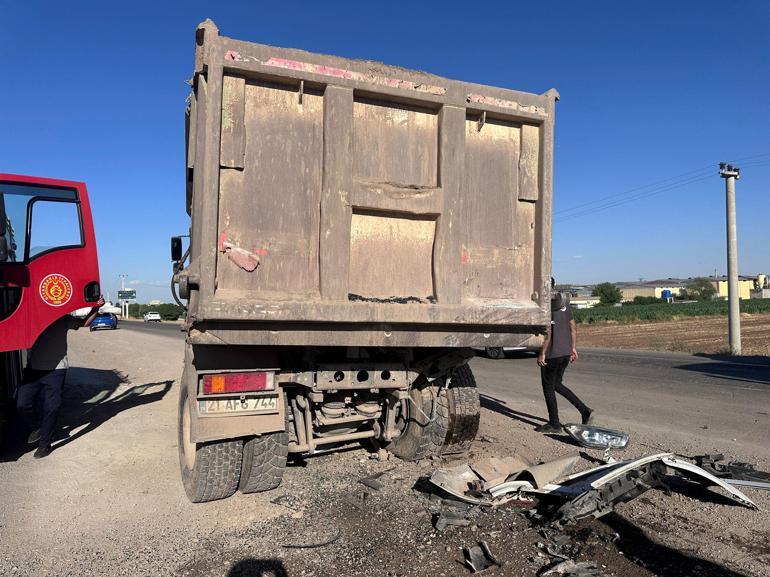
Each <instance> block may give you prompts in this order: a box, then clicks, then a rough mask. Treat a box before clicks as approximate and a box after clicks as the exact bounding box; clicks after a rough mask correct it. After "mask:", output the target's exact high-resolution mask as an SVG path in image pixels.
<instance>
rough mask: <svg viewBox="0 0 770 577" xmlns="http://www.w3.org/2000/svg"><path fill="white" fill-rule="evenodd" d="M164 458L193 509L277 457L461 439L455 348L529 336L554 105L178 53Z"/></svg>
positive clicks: (244, 49)
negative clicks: (178, 194)
mask: <svg viewBox="0 0 770 577" xmlns="http://www.w3.org/2000/svg"><path fill="white" fill-rule="evenodd" d="M191 84H192V92H191V95H190V98H189V101H188V107H187V115H186V146H187V148H186V150H187V154H186V157H187V162H186V177H187V178H186V183H187V192H186V208H187V212H188V214H189V216H190V230H189V246H187V248H186V249H185V251H184V254H183V253H182V249H183V248H184V246H183V240H182V237H175V238H172V239H171V248H172V250H171V252H172V260H173V261H174V263H175V264H174V277H173V279H174V280H173V289H174V291H175V295H178V298H179V299H181V300H186V301H187V303H186V306H187V307H188V313H187V317H186V319H187V320H186V347H185V357H184V370H183V375H182V379H181V388H180V397H179V427H178V435H179V457H180V467H181V473H182V480H183V484H184V487H185V490H186V493H187V495H188V497H189V498H190V500H192V501H194V502H199V501H208V500H213V499H219V498H224V497H227V496H229V495H231V494H233V493H234V492H235V491H236V490H238V489H240V490H241V491H242V492H245V493H251V492H256V491H265V490H269V489H273V488H275V487H277V486H278V485H279V484H280V482H281V477H282V474H283V471H284V467H285V466H286V462H287V456H288V455H290V454H296V453H299V454H313V453H316V452H318V451H328V450H332V449H334V448H337V447H340V446H343V445H345V444H349V443H363V444H365V445H368V446H369V447H370V448H371V450H377V451H383V450H384V451H389V452H390V453H392V454H394V455H396V456H397V457H400V458H402V459H409V460H417V459H423V458H426V457H430V456H433V455H441V454H447V453H456V452H461V451H465V450H467V449H468V447H469V446H470V444H471V442H472V441H473V439H474V437H475V436H476V433H477V431H478V428H479V395H478V391H477V390H476V383H475V380H474V376H473V373H472V371H471V369H470V367H469V366H468V361H469V359H471V358H472V357H473V355H474V349H476V348H482V349H483V348H485V347H503V346H520V345H521V344H522V343H524V342H526V341H527V340H528V339H531V338H532V337H533V336H534V335H542V334H543V333H544V332H545V330H546V327H547V325H548V323H549V322H550V308H549V301H550V290H551V284H550V275H551V198H552V192H551V191H552V164H553V159H552V155H553V129H554V108H555V102H556V100H557V99H558V94H557V93H556V91H555V90H549V91H548V92H546V93H544V94H542V95H536V94H529V93H524V92H518V91H514V90H508V89H502V88H493V87H489V86H483V85H479V84H473V83H469V82H461V81H456V80H449V79H446V78H442V77H439V76H434V75H432V74H427V73H424V72H419V71H413V70H406V69H404V68H400V67H398V66H389V65H385V64H382V63H379V62H370V61H364V60H351V59H346V58H339V57H334V56H326V55H319V54H313V53H310V52H305V51H301V50H294V49H284V48H276V47H273V46H267V45H261V44H255V43H252V42H245V41H239V40H234V39H231V38H226V37H224V36H221V35H220V34H219V30H218V29H217V27H216V26H215V25H214V23H213V22H211V21H208V20H207V21H205V22H203V23H202V24H200V25H199V27H198V29H197V31H196V36H195V68H194V72H193V76H192V82H191Z"/></svg>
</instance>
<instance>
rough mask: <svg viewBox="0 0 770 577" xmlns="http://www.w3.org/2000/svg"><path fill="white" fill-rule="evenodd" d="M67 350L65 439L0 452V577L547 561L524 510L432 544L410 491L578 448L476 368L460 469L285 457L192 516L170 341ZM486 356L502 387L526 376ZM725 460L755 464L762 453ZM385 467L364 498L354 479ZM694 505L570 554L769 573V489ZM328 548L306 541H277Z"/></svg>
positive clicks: (641, 435) (528, 565)
mask: <svg viewBox="0 0 770 577" xmlns="http://www.w3.org/2000/svg"><path fill="white" fill-rule="evenodd" d="M70 343H71V355H70V361H71V365H72V366H73V369H71V371H70V374H69V375H68V380H67V386H66V401H65V409H64V411H63V414H62V418H61V425H62V427H63V433H64V435H63V436H66V437H67V439H64V438H63V439H62V441H60V443H61V444H60V446H58V447H57V449H56V450H55V451H54V452H53V453H52V455H51V456H50V457H49V458H47V459H44V460H42V461H35V460H33V459H32V456H31V453H28V452H27V453H21V452H13V451H8V450H6V451H5V453H4V461H5V462H2V463H0V483H1V484H2V486H3V489H4V498H3V499H2V500H1V501H0V542H2V543H3V548H2V553H0V574H2V575H56V576H67V575H72V576H75V575H78V576H80V575H104V574H110V575H189V576H195V577H204V576H205V577H208V576H211V577H214V576H227V577H233V576H237V575H243V576H245V575H250V576H251V575H262V576H269V575H272V576H275V577H280V576H287V575H292V576H294V575H305V576H310V575H319V576H320V575H331V574H335V575H393V576H395V575H404V576H407V575H464V574H469V572H468V571H467V569H465V568H464V567H462V565H461V563H462V558H463V556H462V546H464V545H474V544H476V542H477V541H479V540H485V541H487V542H488V543H489V545H490V547H491V548H492V550H493V551H494V552H495V553H496V554H498V556H500V557H501V558H502V559H503V561H504V562H505V564H504V566H503V567H502V568H500V569H497V570H495V571H494V572H493V573H492V574H495V575H535V574H536V573H537V572H538V570H539V569H540V568H541V567H542V566H543V565H544V564H545V563H546V562H547V561H549V559H548V557H547V556H546V555H543V553H542V552H540V551H539V549H538V547H537V543H538V542H540V541H542V538H541V537H540V535H538V533H537V531H536V530H534V529H532V528H531V527H530V525H529V522H528V521H526V520H525V518H524V517H523V516H522V511H523V509H524V508H525V507H522V506H517V505H509V506H505V507H502V508H499V509H495V510H493V511H490V512H481V513H479V514H478V516H477V517H476V518H474V520H473V522H472V524H471V525H469V526H468V527H452V528H450V529H449V530H447V531H446V532H445V533H443V534H440V533H437V532H436V531H435V530H434V529H433V527H432V524H431V515H432V511H431V507H432V504H431V501H430V499H429V498H428V496H427V495H426V494H425V493H424V492H422V491H421V489H420V487H421V483H420V479H421V477H423V476H425V475H427V474H429V473H430V472H431V471H432V470H433V469H434V468H436V467H438V466H452V465H454V464H459V463H462V462H465V461H466V460H474V459H478V458H482V457H485V456H501V455H506V454H511V453H513V452H516V453H518V454H520V455H522V456H524V457H526V458H529V459H531V460H541V459H542V460H546V459H552V458H555V457H558V456H562V455H565V454H574V453H575V452H576V451H577V450H578V449H577V448H576V447H574V446H571V445H569V444H567V443H565V442H564V439H563V438H562V437H557V438H550V437H545V436H542V435H539V434H537V433H534V432H533V430H532V423H533V422H534V423H537V422H540V420H541V419H542V418H543V417H544V416H545V411H544V407H542V406H541V404H538V405H535V404H534V403H533V401H531V400H530V399H527V398H524V397H519V395H517V394H516V391H515V390H512V391H511V392H510V393H508V394H507V395H502V394H500V393H496V392H494V391H493V390H491V389H490V388H489V387H490V383H492V381H494V379H493V376H490V375H493V368H492V367H493V366H494V365H491V363H492V361H486V360H482V359H479V360H477V361H474V364H473V366H474V371H475V372H476V374H477V377H478V379H479V383H480V387H481V389H482V392H486V393H487V394H488V396H489V397H492V398H495V399H496V400H497V404H496V405H495V404H492V403H490V402H486V403H485V404H484V408H483V409H482V425H481V432H480V438H479V439H480V440H478V441H477V442H476V443H475V444H474V446H473V448H472V450H471V454H470V455H469V456H467V457H463V458H462V459H453V460H450V461H444V460H436V461H430V460H428V461H423V462H420V463H417V464H414V463H402V462H400V461H398V460H391V461H387V462H383V461H379V460H376V459H372V458H370V457H371V455H370V454H369V453H368V452H367V451H365V450H364V449H362V448H359V447H353V449H352V450H347V451H344V452H341V453H336V454H329V455H320V456H317V457H313V458H308V459H306V460H299V461H296V462H294V463H293V464H292V465H291V466H290V467H289V468H288V469H287V471H286V475H285V478H284V483H283V485H282V486H281V487H280V488H279V489H277V490H276V491H273V492H270V493H264V494H256V495H241V494H236V495H235V496H234V497H232V498H230V499H225V500H222V501H217V502H213V503H205V504H198V505H193V504H191V503H189V502H188V501H187V499H186V497H185V495H184V491H183V489H182V486H181V481H180V479H179V468H178V457H177V447H176V403H177V394H178V385H177V379H178V377H179V375H180V374H181V368H182V367H181V360H182V352H183V346H184V342H183V340H182V339H180V338H176V337H174V338H170V337H169V336H165V335H154V334H147V333H144V332H142V333H140V332H135V331H129V330H117V331H111V332H98V333H88V332H86V331H79V332H78V333H76V334H74V335H73V336H72V337H71V341H70ZM503 362H504V363H508V364H509V365H510V367H509V368H506V373H508V374H509V375H511V376H510V378H511V379H512V380H515V373H516V372H517V371H523V372H526V371H527V370H529V369H525V368H523V367H524V365H519V364H517V363H516V362H511V361H503ZM525 362H534V361H532V360H531V359H529V360H526V361H525ZM499 366H500V367H503V366H504V365H499ZM527 366H528V365H527ZM725 402H729V401H727V400H726V401H725ZM516 415H518V416H519V417H518V418H517V417H516ZM521 415H527V416H525V417H521ZM643 420H644V419H643V416H640V418H639V419H638V421H643ZM675 428H676V423H671V429H675ZM630 432H632V434H633V435H634V444H633V446H632V447H631V448H630V449H629V450H628V451H627V452H626V453H624V454H623V457H625V456H626V455H628V456H635V455H641V454H647V453H650V452H652V449H651V448H650V447H656V446H665V447H666V448H668V449H669V450H672V451H676V452H683V453H686V454H692V453H691V451H693V450H704V451H703V452H705V450H710V449H714V448H717V446H716V445H715V444H714V443H709V442H703V443H699V442H698V440H697V438H696V439H695V440H691V441H686V439H689V438H690V437H689V436H686V435H685V436H676V435H673V436H671V435H669V434H667V433H666V432H663V433H656V432H655V431H651V430H649V429H647V428H645V427H643V426H640V427H639V428H638V429H636V428H634V429H633V430H632V431H630ZM760 444H762V443H761V441H760V440H759V439H758V446H759V445H760ZM594 455H596V454H595V453H594ZM731 456H732V457H734V458H736V459H739V460H751V459H754V462H757V463H758V464H759V465H760V466H761V467H762V468H764V469H765V470H767V469H768V468H770V458H768V455H767V450H765V452H762V451H761V450H759V449H756V450H751V451H748V452H746V453H741V452H740V450H736V451H735V454H731ZM581 466H582V467H584V468H585V467H588V466H589V463H588V461H584V462H583V463H582V465H581ZM392 467H395V469H392V470H389V469H391V468H392ZM387 470H389V471H388V472H387V473H385V475H384V476H383V478H382V479H381V480H382V481H383V483H384V488H383V489H382V490H381V491H367V490H365V489H366V488H365V487H364V486H363V485H361V484H360V483H358V480H359V479H360V478H361V477H364V476H367V475H370V474H373V473H375V472H380V471H387ZM365 495H366V496H365ZM698 496H699V498H698V499H693V498H691V497H690V496H687V495H685V494H682V493H681V492H676V491H675V492H673V493H671V494H670V495H665V494H664V493H662V492H660V491H651V492H649V493H647V494H646V495H644V496H643V497H641V498H639V499H637V500H636V501H634V502H632V503H630V504H627V505H625V506H622V507H620V508H619V511H618V513H617V514H612V515H610V516H608V517H605V518H604V519H603V520H602V521H601V522H600V521H591V522H582V523H581V524H580V525H579V526H578V527H577V528H576V529H575V530H574V535H573V538H574V539H575V541H576V542H580V543H581V548H580V553H579V556H578V559H579V560H583V559H586V560H595V561H597V562H598V563H599V564H600V567H601V568H602V574H603V575H619V576H620V575H623V576H626V575H628V576H637V575H639V576H641V575H652V574H668V575H691V574H699V575H721V576H731V577H732V576H738V575H760V576H767V575H770V569H769V566H768V562H770V551H768V545H767V544H768V542H770V533H768V526H770V523H768V521H770V517H768V513H767V511H768V509H770V494H768V493H760V492H758V491H754V492H752V494H751V495H750V496H751V497H752V498H753V499H755V500H756V502H757V503H758V504H759V506H760V508H761V509H762V510H761V511H759V512H754V511H749V510H748V509H744V508H741V507H737V506H733V505H732V504H730V503H726V502H725V500H724V499H723V498H722V497H720V495H719V494H718V493H716V492H713V491H705V492H703V493H702V494H700V495H698ZM616 533H617V535H618V536H617V537H616V536H615V535H616ZM335 537H336V540H335V541H334V542H333V543H331V544H330V545H327V546H324V547H319V548H300V549H296V548H294V549H292V548H286V547H285V545H292V544H293V545H297V544H303V543H304V544H312V543H319V542H322V541H325V540H326V541H328V540H332V539H334V538H335ZM613 541H614V542H613Z"/></svg>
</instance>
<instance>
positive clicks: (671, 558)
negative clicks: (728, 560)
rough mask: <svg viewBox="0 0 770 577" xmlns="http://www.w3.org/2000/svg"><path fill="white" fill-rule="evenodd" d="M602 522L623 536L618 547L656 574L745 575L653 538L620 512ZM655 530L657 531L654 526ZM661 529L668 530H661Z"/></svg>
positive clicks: (718, 576)
mask: <svg viewBox="0 0 770 577" xmlns="http://www.w3.org/2000/svg"><path fill="white" fill-rule="evenodd" d="M601 522H602V523H604V524H605V525H606V526H608V527H610V528H611V529H613V530H614V531H615V532H617V534H618V535H620V538H619V539H618V540H617V541H616V542H615V546H616V547H617V549H618V550H619V551H621V552H622V553H623V554H624V555H625V556H626V557H627V558H628V559H629V560H631V561H632V562H634V563H636V564H637V565H641V566H642V567H644V568H645V569H647V570H648V571H650V572H651V573H652V574H653V575H663V576H670V577H685V576H690V575H698V576H699V577H744V575H743V573H738V572H736V571H733V570H732V569H728V568H727V567H724V566H722V565H717V564H716V563H712V562H711V561H707V560H705V559H702V558H699V557H695V556H692V555H688V554H687V553H684V552H682V551H678V550H676V549H672V548H671V547H667V546H665V545H661V544H659V543H656V542H655V541H653V540H652V539H651V538H650V537H648V536H647V534H646V533H645V532H644V531H643V530H642V529H640V528H639V527H637V526H636V525H634V524H633V523H630V522H629V521H627V520H626V519H624V518H623V517H621V516H620V515H618V514H617V513H610V514H609V515H605V516H604V517H602V518H601ZM653 530H655V529H654V528H653ZM661 531H665V528H664V529H661Z"/></svg>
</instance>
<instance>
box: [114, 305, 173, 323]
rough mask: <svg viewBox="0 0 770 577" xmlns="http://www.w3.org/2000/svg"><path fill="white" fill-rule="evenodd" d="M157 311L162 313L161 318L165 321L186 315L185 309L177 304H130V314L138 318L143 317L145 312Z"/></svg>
mask: <svg viewBox="0 0 770 577" xmlns="http://www.w3.org/2000/svg"><path fill="white" fill-rule="evenodd" d="M147 312H155V313H158V314H160V318H162V319H163V320H164V321H175V320H177V319H178V318H179V317H184V316H185V310H184V309H183V308H182V307H180V306H179V305H177V304H173V303H163V304H159V305H142V304H139V303H131V304H130V305H129V306H128V315H129V316H131V317H134V318H136V319H138V318H142V316H143V315H144V313H147Z"/></svg>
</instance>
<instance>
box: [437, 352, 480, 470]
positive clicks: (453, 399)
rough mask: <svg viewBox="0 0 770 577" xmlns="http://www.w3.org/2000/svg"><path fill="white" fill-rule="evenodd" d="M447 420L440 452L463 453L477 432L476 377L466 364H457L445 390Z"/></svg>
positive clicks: (477, 392)
mask: <svg viewBox="0 0 770 577" xmlns="http://www.w3.org/2000/svg"><path fill="white" fill-rule="evenodd" d="M446 397H447V404H448V412H449V419H448V421H449V422H448V423H447V426H446V437H445V438H444V442H443V445H444V446H443V448H442V449H441V453H442V454H445V455H446V454H452V453H464V452H465V451H467V450H468V449H470V448H471V443H473V440H474V439H475V438H476V435H477V434H478V432H479V422H480V421H481V414H480V413H481V403H480V401H479V391H478V389H477V388H476V378H475V377H474V376H473V372H472V371H471V368H470V367H469V366H468V365H461V366H459V367H457V368H456V369H455V370H454V372H453V374H452V382H451V383H450V386H449V389H448V390H447V392H446Z"/></svg>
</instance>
